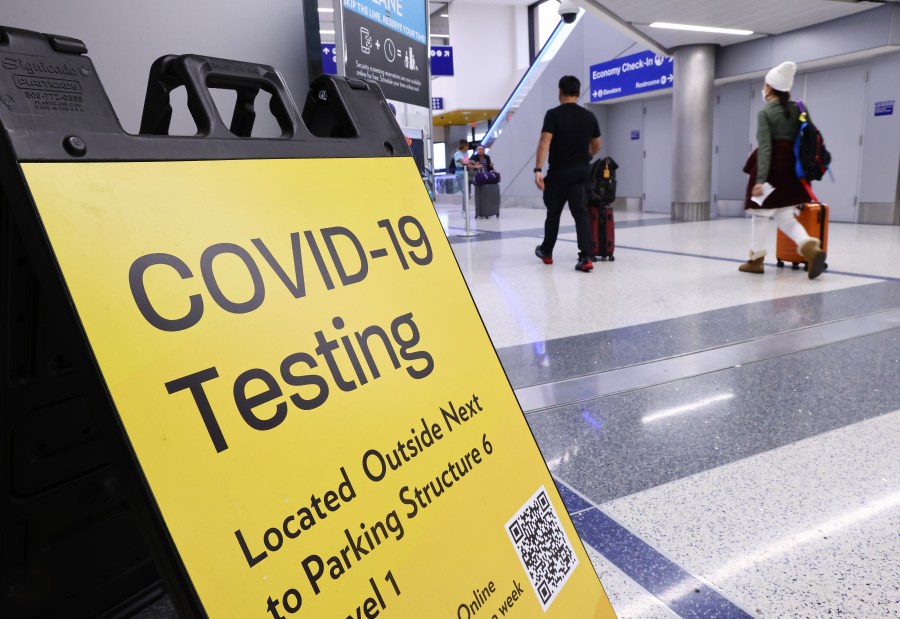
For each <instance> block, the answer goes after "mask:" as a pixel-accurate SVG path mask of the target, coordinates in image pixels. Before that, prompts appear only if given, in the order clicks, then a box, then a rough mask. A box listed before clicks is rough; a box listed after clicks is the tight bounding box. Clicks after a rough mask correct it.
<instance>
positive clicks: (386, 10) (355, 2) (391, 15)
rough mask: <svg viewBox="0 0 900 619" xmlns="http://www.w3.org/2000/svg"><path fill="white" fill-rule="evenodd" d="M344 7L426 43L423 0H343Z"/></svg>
mask: <svg viewBox="0 0 900 619" xmlns="http://www.w3.org/2000/svg"><path fill="white" fill-rule="evenodd" d="M344 9H345V10H350V11H353V12H354V13H357V14H359V15H362V16H363V17H365V18H366V19H368V20H370V21H373V22H375V23H377V24H381V25H382V26H384V27H386V28H390V29H391V30H393V31H394V32H399V33H400V34H404V35H406V36H408V37H409V38H410V39H412V40H413V41H416V42H417V43H421V44H423V45H426V44H427V37H426V36H425V34H426V32H425V31H426V29H427V24H426V20H425V2H424V0H344ZM346 36H350V33H346Z"/></svg>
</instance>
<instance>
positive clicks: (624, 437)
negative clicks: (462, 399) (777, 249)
mask: <svg viewBox="0 0 900 619" xmlns="http://www.w3.org/2000/svg"><path fill="white" fill-rule="evenodd" d="M438 213H439V215H440V217H441V220H442V222H443V223H444V226H445V229H446V230H447V233H448V238H449V239H450V242H451V244H452V246H453V249H454V252H455V254H456V257H457V261H458V262H459V265H460V269H461V270H462V272H463V274H464V276H465V278H466V281H467V282H468V284H469V287H470V290H471V291H472V294H473V297H474V298H475V301H476V305H477V306H478V308H479V311H480V312H481V315H482V318H483V320H484V323H485V326H486V327H487V330H488V332H489V334H490V336H491V338H492V341H493V343H494V345H495V347H496V348H497V352H498V355H499V357H500V359H501V361H502V363H503V365H504V368H505V369H506V371H507V374H508V375H509V378H510V381H511V382H512V384H513V386H514V387H515V388H516V389H517V394H518V395H519V399H520V403H522V405H523V409H524V410H525V412H526V416H527V419H528V421H529V424H530V425H531V428H532V431H533V432H534V434H535V437H536V439H537V441H538V444H539V446H540V447H541V450H542V452H543V454H544V457H545V460H546V461H547V463H548V466H549V467H550V470H551V472H552V473H553V475H554V477H555V478H556V480H557V483H558V485H559V487H560V490H561V493H562V495H563V498H564V500H565V501H566V505H567V507H568V509H569V512H570V514H572V516H573V520H574V521H575V524H576V528H578V530H579V533H580V534H581V537H582V541H583V542H584V543H585V545H586V547H587V548H588V551H589V555H590V556H591V559H592V561H593V562H594V567H595V568H596V570H597V573H598V575H599V576H600V579H601V582H602V583H603V584H604V587H605V589H606V591H607V593H608V595H609V597H610V600H611V601H612V603H613V606H614V608H615V609H616V613H617V615H618V616H619V617H620V618H622V619H644V618H657V617H659V618H669V617H697V618H706V617H765V618H769V617H772V618H775V617H778V618H782V617H785V618H788V617H789V618H806V617H810V618H813V617H832V616H840V617H858V618H861V619H862V618H865V619H869V618H880V617H900V457H898V456H900V380H898V378H900V312H898V311H897V310H898V308H900V228H897V227H887V226H865V225H855V224H844V223H833V224H832V225H831V228H830V238H829V255H828V264H829V268H828V270H827V271H826V272H825V274H823V275H822V276H821V277H819V278H818V279H816V280H812V281H811V280H809V279H808V278H807V277H806V274H805V273H804V272H803V271H795V270H792V269H790V268H777V267H776V266H775V259H774V251H771V250H770V251H771V254H770V259H768V260H767V262H766V273H765V274H764V275H763V276H755V275H746V274H742V273H739V272H738V271H737V266H738V265H739V264H740V262H741V261H742V260H743V259H744V255H745V252H746V244H747V237H748V234H749V222H748V221H746V220H743V219H720V220H713V221H708V222H696V223H672V222H671V221H670V220H669V218H668V217H667V216H663V215H655V214H647V215H643V214H641V213H636V212H627V211H621V212H620V211H616V213H615V214H616V220H617V228H616V245H617V249H616V253H615V256H616V260H615V261H614V262H608V261H606V262H597V263H595V267H594V270H593V272H592V273H589V274H584V273H579V272H577V271H575V270H574V264H575V260H576V252H577V249H576V245H575V230H574V226H573V225H572V220H571V216H570V215H569V214H568V213H564V214H563V220H562V229H561V234H560V239H559V241H558V243H557V246H556V248H555V250H554V264H553V265H552V266H547V265H544V264H541V263H540V262H539V261H538V260H537V259H536V258H535V257H534V256H533V251H534V247H535V245H537V244H538V243H539V242H540V240H541V237H542V226H543V211H542V210H539V209H528V208H505V209H503V210H502V215H501V217H500V218H499V219H495V218H492V219H489V220H484V219H480V220H473V221H472V227H473V228H474V229H475V230H476V231H478V232H480V234H479V235H478V236H475V237H469V238H466V237H461V236H456V234H458V233H459V232H461V231H462V229H463V228H464V224H463V221H462V218H461V216H460V214H459V209H458V207H455V206H451V205H440V204H439V205H438ZM774 244H775V239H774V231H773V238H772V239H771V246H772V249H774ZM735 360H737V361H735Z"/></svg>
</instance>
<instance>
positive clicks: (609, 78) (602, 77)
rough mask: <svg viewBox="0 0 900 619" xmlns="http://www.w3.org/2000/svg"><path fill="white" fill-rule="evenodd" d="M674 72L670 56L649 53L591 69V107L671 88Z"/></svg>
mask: <svg viewBox="0 0 900 619" xmlns="http://www.w3.org/2000/svg"><path fill="white" fill-rule="evenodd" d="M673 69H674V62H673V59H672V57H671V56H660V55H658V54H655V53H653V52H649V51H648V52H641V53H639V54H632V55H630V56H623V57H622V58H617V59H615V60H610V61H609V62H601V63H600V64H595V65H591V103H599V102H601V101H608V100H610V99H618V98H619V97H627V96H629V95H637V94H641V93H645V92H651V91H654V90H660V89H663V88H671V87H672V85H673V83H674V79H675V74H674V71H673Z"/></svg>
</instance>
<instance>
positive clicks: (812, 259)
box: [797, 239, 825, 279]
mask: <svg viewBox="0 0 900 619" xmlns="http://www.w3.org/2000/svg"><path fill="white" fill-rule="evenodd" d="M797 251H798V252H799V253H800V255H801V256H803V257H804V258H805V259H806V273H807V275H808V276H809V278H810V279H815V278H817V277H818V276H819V275H821V274H822V271H824V270H825V252H824V251H822V243H821V242H820V241H819V239H809V240H808V241H804V242H803V243H802V244H801V245H800V247H798V248H797Z"/></svg>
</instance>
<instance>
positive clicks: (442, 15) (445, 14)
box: [441, 13, 450, 17]
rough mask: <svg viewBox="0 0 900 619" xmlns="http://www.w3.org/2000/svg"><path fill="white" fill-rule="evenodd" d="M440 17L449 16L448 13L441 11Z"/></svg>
mask: <svg viewBox="0 0 900 619" xmlns="http://www.w3.org/2000/svg"><path fill="white" fill-rule="evenodd" d="M441 17H450V14H449V13H441Z"/></svg>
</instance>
